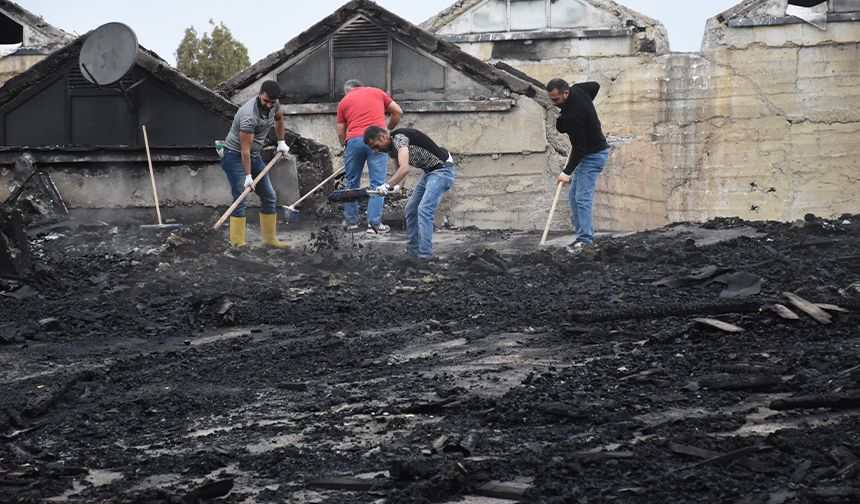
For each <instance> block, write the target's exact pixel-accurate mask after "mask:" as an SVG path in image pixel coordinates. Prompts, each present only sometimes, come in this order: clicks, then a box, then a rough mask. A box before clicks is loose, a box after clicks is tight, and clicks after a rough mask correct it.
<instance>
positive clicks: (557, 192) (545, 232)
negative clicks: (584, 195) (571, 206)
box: [540, 182, 564, 246]
mask: <svg viewBox="0 0 860 504" xmlns="http://www.w3.org/2000/svg"><path fill="white" fill-rule="evenodd" d="M562 186H564V184H563V183H561V182H559V183H558V189H556V190H555V198H553V200H552V206H551V207H550V208H549V217H547V218H546V227H545V228H544V229H543V237H541V239H540V244H541V246H543V244H544V243H546V235H548V234H549V226H550V224H552V217H553V215H555V206H556V205H558V197H559V196H561V188H562Z"/></svg>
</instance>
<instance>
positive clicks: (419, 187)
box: [406, 163, 457, 259]
mask: <svg viewBox="0 0 860 504" xmlns="http://www.w3.org/2000/svg"><path fill="white" fill-rule="evenodd" d="M456 172H457V169H456V168H455V167H454V163H445V166H443V167H442V168H439V169H438V170H433V171H432V172H429V173H425V174H424V175H423V176H422V177H421V180H419V181H418V184H416V185H415V189H414V190H413V191H412V196H411V197H410V198H409V203H407V204H406V237H407V238H408V239H409V241H408V242H407V244H406V251H407V252H409V253H410V254H413V255H417V256H418V258H419V259H430V258H431V257H433V217H434V216H435V215H436V209H437V208H439V203H440V202H441V201H442V195H443V194H445V193H446V192H447V191H448V189H451V188H452V187H454V175H455V174H456Z"/></svg>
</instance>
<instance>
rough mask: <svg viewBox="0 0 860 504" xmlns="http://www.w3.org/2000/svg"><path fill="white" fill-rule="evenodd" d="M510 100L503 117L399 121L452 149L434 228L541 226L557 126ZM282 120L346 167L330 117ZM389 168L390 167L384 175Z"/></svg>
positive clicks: (537, 109)
mask: <svg viewBox="0 0 860 504" xmlns="http://www.w3.org/2000/svg"><path fill="white" fill-rule="evenodd" d="M514 98H516V101H515V103H514V105H513V106H512V107H511V108H510V110H507V111H488V112H479V111H472V112H411V113H410V112H407V113H406V114H405V115H404V117H403V120H402V121H401V123H400V126H401V127H410V128H417V129H420V130H422V131H424V132H425V133H427V134H428V135H429V136H430V137H431V138H433V139H434V140H435V141H436V142H438V143H439V144H440V145H441V146H443V147H445V148H447V149H449V150H450V151H451V152H452V153H453V154H454V157H455V161H456V163H457V168H458V172H457V179H456V182H455V185H454V188H453V189H452V190H451V191H450V192H449V193H448V194H447V195H446V197H445V198H444V199H443V202H442V205H441V206H440V210H439V211H438V212H437V221H438V223H440V224H441V223H447V224H449V225H452V226H478V227H481V228H490V229H506V228H515V229H538V228H541V227H542V226H543V225H544V223H545V221H546V216H547V213H548V210H549V205H550V199H551V198H552V194H551V192H552V189H553V182H552V174H553V173H554V172H555V170H556V168H555V166H556V165H557V164H558V163H559V162H561V156H560V155H559V154H557V153H556V152H555V149H554V148H553V147H552V146H551V145H550V143H549V142H548V140H547V126H548V121H552V122H553V123H554V120H555V119H554V118H553V116H552V114H548V113H547V110H546V108H545V107H544V106H543V105H541V104H540V103H538V102H537V101H535V100H532V99H530V98H527V97H524V96H514ZM286 121H287V125H288V127H289V128H290V129H293V130H295V131H296V132H297V133H298V134H299V135H301V136H303V137H306V138H313V139H314V140H316V141H318V142H320V143H322V144H324V145H326V146H327V147H329V149H330V150H331V152H332V158H333V159H334V166H335V169H338V168H340V167H342V166H343V158H342V157H341V156H340V152H341V147H340V145H339V144H338V139H337V133H336V121H335V116H334V114H293V113H291V114H289V115H287V116H286ZM551 160H555V161H551ZM394 169H395V167H394V163H393V161H392V162H390V163H389V173H393V171H394ZM420 175H421V172H419V171H418V170H412V172H411V173H410V174H409V177H408V178H407V179H406V181H405V184H406V186H407V187H414V185H415V183H416V182H417V181H418V178H419V177H420ZM367 184H368V182H367V180H366V179H365V181H364V185H367ZM303 189H304V190H306V189H308V188H303Z"/></svg>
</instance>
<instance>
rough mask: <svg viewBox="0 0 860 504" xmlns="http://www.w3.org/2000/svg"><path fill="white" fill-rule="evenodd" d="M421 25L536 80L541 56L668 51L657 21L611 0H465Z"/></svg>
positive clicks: (542, 77) (543, 62)
mask: <svg viewBox="0 0 860 504" xmlns="http://www.w3.org/2000/svg"><path fill="white" fill-rule="evenodd" d="M421 27H422V28H424V29H426V30H427V31H429V32H430V33H434V34H436V35H437V36H438V37H439V38H441V39H443V40H446V41H448V42H453V43H455V44H457V45H459V46H460V47H461V48H462V49H463V50H464V51H466V52H468V53H470V54H473V55H475V56H477V57H478V58H481V59H483V60H491V61H504V62H507V63H510V64H512V65H514V66H516V67H517V68H521V69H523V70H526V71H527V72H528V73H529V74H530V75H532V76H534V77H536V78H538V79H539V80H542V81H547V80H549V79H551V78H553V77H555V75H550V74H545V72H542V71H541V68H542V67H544V66H546V62H547V60H553V59H559V60H563V59H570V58H580V57H606V56H632V55H636V54H642V53H651V54H664V53H666V52H668V51H669V41H668V37H667V35H666V30H665V28H664V27H663V25H662V24H660V23H659V22H657V21H655V20H653V19H651V18H648V17H647V16H643V15H642V14H639V13H638V12H635V11H633V10H631V9H628V8H627V7H624V6H623V5H619V4H617V3H615V2H613V1H611V0H465V1H459V2H456V3H455V4H454V5H452V6H451V7H449V8H447V9H445V10H444V11H442V12H440V13H439V14H438V15H436V16H434V17H433V18H431V19H429V20H427V21H425V22H424V23H423V24H422V25H421Z"/></svg>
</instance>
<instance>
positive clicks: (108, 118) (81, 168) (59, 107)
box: [0, 35, 318, 209]
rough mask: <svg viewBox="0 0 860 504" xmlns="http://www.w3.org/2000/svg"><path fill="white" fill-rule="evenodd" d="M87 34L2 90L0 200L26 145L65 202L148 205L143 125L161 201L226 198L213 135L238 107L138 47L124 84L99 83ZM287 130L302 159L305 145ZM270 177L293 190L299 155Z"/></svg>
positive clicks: (286, 192)
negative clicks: (86, 55) (91, 77)
mask: <svg viewBox="0 0 860 504" xmlns="http://www.w3.org/2000/svg"><path fill="white" fill-rule="evenodd" d="M87 36H88V35H84V36H82V37H80V38H78V39H77V40H75V41H74V42H72V43H70V44H68V45H66V46H65V47H63V48H62V49H60V50H58V51H56V52H54V53H53V54H51V55H50V56H49V57H48V58H46V59H44V60H43V61H41V62H39V63H37V64H36V65H34V66H33V67H32V68H30V69H29V70H27V71H26V72H24V73H23V74H21V75H18V76H17V77H14V78H13V79H11V80H10V81H9V82H7V83H6V84H5V86H3V87H2V88H0V144H2V146H3V147H0V170H2V171H0V182H2V183H0V198H5V196H4V195H5V194H8V192H7V191H8V190H9V189H10V187H12V186H13V181H12V178H13V177H14V173H13V171H12V170H11V167H12V165H13V164H14V163H15V161H16V159H18V158H19V157H20V156H22V155H23V154H24V153H25V152H26V153H29V155H30V156H31V157H32V160H33V161H34V162H35V164H36V165H37V166H38V167H39V168H42V169H47V170H48V171H49V172H50V173H51V175H52V178H53V179H54V182H55V183H56V186H57V189H58V190H59V193H60V194H61V195H62V197H63V199H64V200H65V201H66V203H67V205H68V206H69V207H70V208H87V209H93V208H110V209H115V208H135V207H151V206H152V205H153V201H152V192H151V188H150V183H149V178H148V171H147V169H146V166H147V158H146V153H145V150H144V139H143V135H142V129H141V126H146V129H147V133H148V138H149V145H150V147H151V152H152V158H153V163H154V165H155V170H156V175H157V180H158V185H159V187H160V188H161V189H160V191H159V197H160V199H161V200H162V202H163V203H166V204H167V205H168V206H171V205H172V206H188V207H192V206H198V207H199V206H200V205H205V206H214V205H224V204H229V203H230V202H231V197H230V192H229V190H228V187H227V184H226V182H225V180H224V176H223V173H222V171H221V168H220V165H219V160H218V156H217V153H216V152H215V148H214V142H215V140H217V139H223V138H224V136H225V135H226V133H227V131H228V130H229V127H230V123H231V121H232V119H233V115H234V114H235V112H236V110H237V107H236V106H235V105H234V104H232V103H231V102H229V101H227V100H225V99H224V98H223V97H221V96H219V95H217V94H216V93H214V92H212V91H211V90H209V89H208V88H206V87H204V86H202V85H201V84H199V83H198V82H196V81H194V80H192V79H190V78H188V77H186V76H185V75H183V74H182V73H180V72H178V71H177V70H175V69H173V68H172V67H171V66H170V65H169V64H168V63H167V62H165V61H163V60H162V59H160V58H159V57H158V56H157V55H156V54H154V53H152V52H149V51H147V50H145V49H142V48H140V49H138V50H137V56H136V59H135V61H134V65H133V67H132V68H131V70H130V71H129V72H128V73H127V74H126V75H125V77H123V78H122V80H121V81H120V84H121V85H122V86H123V87H124V88H125V89H126V90H127V91H125V92H121V91H120V90H119V89H117V88H116V87H100V86H96V85H94V84H92V83H91V82H90V81H88V80H87V79H85V78H84V76H83V75H82V73H81V69H80V67H79V63H78V59H79V53H80V50H81V47H82V45H83V43H84V41H85V40H86V38H87ZM290 137H291V138H290V140H291V142H292V143H294V144H296V148H295V149H294V152H295V153H297V154H298V155H299V163H301V162H303V161H302V157H303V156H305V155H306V154H307V153H308V151H309V149H311V148H312V146H311V143H309V142H307V141H305V140H302V139H299V138H298V137H297V135H295V134H294V133H292V132H291V133H290ZM316 161H318V160H316ZM272 178H273V183H274V184H275V186H276V188H277V189H278V190H279V192H280V193H281V197H282V198H287V199H289V198H291V197H292V196H295V195H296V194H297V193H298V184H297V180H296V162H295V158H292V157H291V159H287V160H284V161H282V162H281V165H280V166H277V167H276V168H275V169H274V170H273V177H272Z"/></svg>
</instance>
